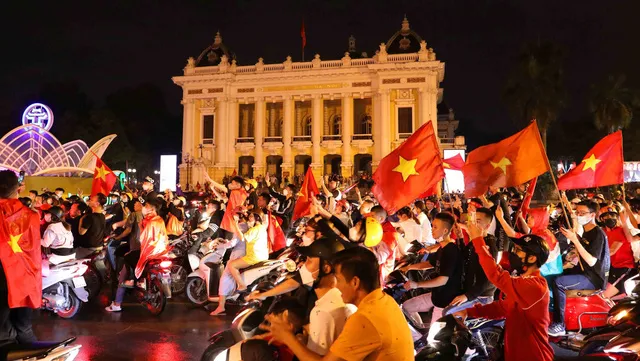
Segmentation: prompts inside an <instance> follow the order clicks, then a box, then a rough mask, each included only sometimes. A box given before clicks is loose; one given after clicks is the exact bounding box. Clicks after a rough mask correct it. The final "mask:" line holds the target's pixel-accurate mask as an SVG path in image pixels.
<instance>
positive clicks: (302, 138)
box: [293, 135, 311, 142]
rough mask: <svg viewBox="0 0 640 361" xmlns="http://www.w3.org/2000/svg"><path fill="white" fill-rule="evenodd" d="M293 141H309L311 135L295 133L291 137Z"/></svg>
mask: <svg viewBox="0 0 640 361" xmlns="http://www.w3.org/2000/svg"><path fill="white" fill-rule="evenodd" d="M293 141H294V142H310V141H311V136H310V135H296V136H295V137H293Z"/></svg>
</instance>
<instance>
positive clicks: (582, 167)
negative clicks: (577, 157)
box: [558, 130, 624, 190]
mask: <svg viewBox="0 0 640 361" xmlns="http://www.w3.org/2000/svg"><path fill="white" fill-rule="evenodd" d="M623 165H624V156H623V155H622V131H620V130H618V131H617V132H615V133H612V134H609V135H607V136H606V137H604V138H602V140H600V141H599V142H598V143H597V144H596V145H595V146H594V147H593V148H591V150H590V151H589V152H588V153H587V155H585V157H584V159H583V160H582V162H581V164H579V165H577V166H576V167H575V168H573V169H571V170H570V171H568V172H567V173H565V174H564V175H563V176H562V177H560V178H559V179H558V189H562V190H563V189H577V188H595V187H603V186H608V185H612V184H622V183H624V178H623V170H622V167H623Z"/></svg>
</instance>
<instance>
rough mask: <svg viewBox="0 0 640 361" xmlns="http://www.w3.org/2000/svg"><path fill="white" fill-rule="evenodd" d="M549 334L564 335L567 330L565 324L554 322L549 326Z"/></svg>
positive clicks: (553, 335) (554, 335)
mask: <svg viewBox="0 0 640 361" xmlns="http://www.w3.org/2000/svg"><path fill="white" fill-rule="evenodd" d="M548 333H549V336H552V337H558V336H564V335H565V334H566V333H567V332H566V331H565V329H564V325H563V324H561V323H553V324H551V326H549V332H548Z"/></svg>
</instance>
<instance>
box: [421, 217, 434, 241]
mask: <svg viewBox="0 0 640 361" xmlns="http://www.w3.org/2000/svg"><path fill="white" fill-rule="evenodd" d="M418 220H419V221H420V228H422V239H421V240H420V243H422V244H424V245H427V246H432V245H434V244H436V240H435V239H433V233H431V222H430V221H429V217H427V215H426V214H424V212H420V214H418Z"/></svg>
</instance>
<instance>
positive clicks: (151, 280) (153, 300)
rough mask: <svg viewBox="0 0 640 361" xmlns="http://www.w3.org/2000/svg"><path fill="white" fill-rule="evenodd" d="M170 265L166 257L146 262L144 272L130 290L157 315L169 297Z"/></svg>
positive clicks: (162, 309)
mask: <svg viewBox="0 0 640 361" xmlns="http://www.w3.org/2000/svg"><path fill="white" fill-rule="evenodd" d="M171 265H172V262H171V261H170V260H168V259H154V260H150V261H148V262H147V264H146V265H145V268H144V272H143V273H142V276H141V278H140V280H139V281H138V282H135V286H134V287H133V288H132V289H131V292H132V293H133V295H134V296H135V298H136V300H137V301H138V302H139V303H141V304H142V305H144V306H146V308H147V309H148V310H149V312H151V314H152V315H154V316H158V315H160V314H161V313H162V311H164V309H165V307H166V306H167V299H169V298H171V273H170V270H171Z"/></svg>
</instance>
